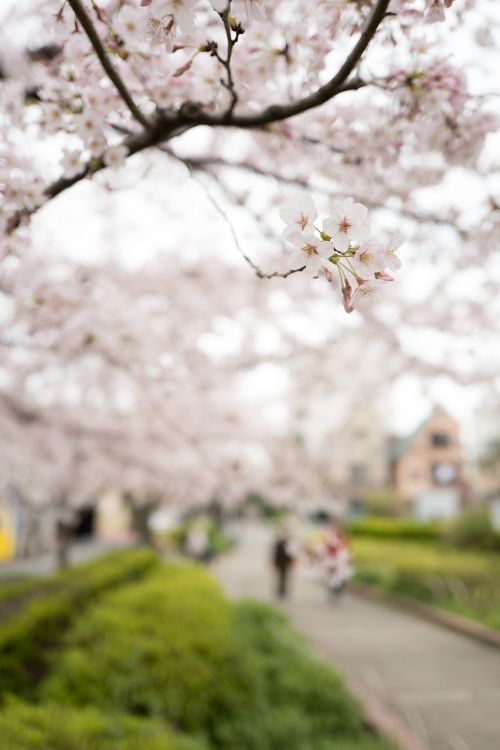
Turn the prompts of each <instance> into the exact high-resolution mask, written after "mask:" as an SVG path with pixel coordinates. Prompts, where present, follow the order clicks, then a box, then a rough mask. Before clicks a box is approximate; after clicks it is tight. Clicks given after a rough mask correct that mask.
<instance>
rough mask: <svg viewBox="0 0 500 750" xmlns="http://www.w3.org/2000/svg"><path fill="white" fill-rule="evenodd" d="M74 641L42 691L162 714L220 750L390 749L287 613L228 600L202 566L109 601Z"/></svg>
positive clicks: (181, 568) (76, 701)
mask: <svg viewBox="0 0 500 750" xmlns="http://www.w3.org/2000/svg"><path fill="white" fill-rule="evenodd" d="M66 646H67V648H66V650H65V651H64V652H62V653H61V654H60V656H59V659H58V660H57V662H56V663H55V665H54V667H55V668H54V670H53V673H52V675H49V676H48V677H47V678H46V680H45V682H44V683H43V684H42V686H41V690H40V697H41V698H43V699H45V700H48V701H50V702H54V703H58V704H62V705H68V704H72V705H74V706H85V705H92V704H93V705H97V706H99V708H100V709H101V710H102V709H104V710H108V711H112V712H126V713H130V714H135V715H141V716H150V717H154V718H156V719H161V720H163V721H165V722H166V723H168V724H173V725H174V726H176V727H177V728H179V729H181V730H182V731H185V732H190V733H192V732H194V733H197V734H198V735H201V736H203V737H204V738H205V740H206V741H207V742H208V743H209V744H210V746H211V747H213V748H217V749H218V750H235V749H236V748H238V750H275V749H276V748H277V747H281V746H286V747H287V749H288V750H310V749H311V748H313V747H314V748H319V749H321V748H323V750H330V748H331V750H333V748H335V750H342V748H343V747H344V745H343V744H342V742H344V740H345V748H346V749H347V748H349V749H350V748H351V747H353V748H354V747H356V748H357V750H359V749H358V747H357V745H355V744H354V745H349V744H348V741H352V742H354V741H355V740H360V742H366V743H367V744H366V745H365V746H363V744H361V745H360V748H362V747H366V748H367V749H368V748H370V750H375V748H378V749H380V748H382V747H384V745H383V744H380V743H376V741H375V740H374V739H373V737H372V736H371V735H370V734H369V733H367V732H366V730H365V728H364V726H363V720H362V716H361V712H360V709H359V707H358V705H357V703H356V702H355V701H354V700H353V699H352V698H351V697H350V696H349V694H348V693H347V691H346V689H345V688H344V686H343V684H342V682H341V681H340V679H339V678H338V677H337V675H336V674H335V673H334V672H333V671H332V670H330V669H328V668H327V667H325V666H323V665H321V664H318V663H317V662H316V661H314V660H313V659H312V658H311V656H310V655H309V653H308V651H307V648H306V646H305V643H304V641H303V640H302V639H301V638H300V637H299V636H297V635H296V634H295V633H294V632H293V631H292V630H291V629H290V627H289V626H288V625H287V623H286V620H285V619H284V617H283V616H282V615H280V614H279V613H276V612H275V611H274V610H272V609H271V608H269V607H266V606H264V605H260V604H254V603H246V604H239V605H236V606H231V605H230V604H229V603H228V602H227V600H226V599H225V598H224V597H223V596H222V594H221V593H220V591H219V589H218V587H217V586H216V584H215V583H214V581H213V580H212V579H211V578H210V577H208V576H207V575H206V574H205V573H204V572H203V571H202V570H200V569H198V568H196V567H194V566H188V565H170V566H168V567H167V566H166V567H164V568H162V569H161V570H160V571H158V573H156V574H155V575H154V576H151V577H150V578H149V579H147V580H146V581H144V582H142V583H139V584H137V585H136V586H133V587H129V588H127V589H124V590H122V591H119V592H117V593H116V594H112V595H110V596H108V597H106V598H105V599H104V600H103V601H101V602H100V603H99V604H97V605H96V607H95V608H94V609H93V610H91V611H90V612H88V613H87V614H86V617H85V620H82V621H81V622H80V623H78V625H77V626H76V627H75V629H74V631H73V632H72V633H71V634H70V635H69V636H68V639H67V642H66ZM334 740H335V742H334ZM370 743H371V744H370Z"/></svg>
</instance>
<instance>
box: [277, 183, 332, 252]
mask: <svg viewBox="0 0 500 750" xmlns="http://www.w3.org/2000/svg"><path fill="white" fill-rule="evenodd" d="M316 216H317V213H316V206H315V205H314V200H313V199H312V198H311V196H310V195H303V196H301V197H300V198H299V199H297V200H293V201H290V202H289V203H287V204H285V205H284V206H283V207H282V209H281V210H280V217H281V219H282V220H283V221H284V222H285V224H286V225H287V226H286V227H285V229H284V230H283V237H284V238H285V239H286V237H287V236H288V235H289V234H290V233H291V232H296V231H297V230H300V231H301V232H304V231H305V230H311V229H313V227H314V220H315V218H316ZM330 254H331V253H330Z"/></svg>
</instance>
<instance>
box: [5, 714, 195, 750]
mask: <svg viewBox="0 0 500 750" xmlns="http://www.w3.org/2000/svg"><path fill="white" fill-rule="evenodd" d="M0 747H1V748H2V750H203V747H204V746H203V745H202V744H201V743H199V742H198V741H196V740H194V739H191V738H186V737H182V736H179V735H175V734H173V733H172V732H169V731H167V730H166V729H165V727H163V726H162V725H161V724H159V723H157V722H153V721H151V720H145V719H137V718H133V717H128V716H116V715H113V714H109V715H107V714H102V713H100V712H99V711H97V710H95V709H85V710H83V711H76V710H74V709H67V708H66V709H61V707H60V706H38V707H34V706H26V705H17V704H14V705H12V706H10V707H8V708H6V709H4V711H2V712H1V713H0Z"/></svg>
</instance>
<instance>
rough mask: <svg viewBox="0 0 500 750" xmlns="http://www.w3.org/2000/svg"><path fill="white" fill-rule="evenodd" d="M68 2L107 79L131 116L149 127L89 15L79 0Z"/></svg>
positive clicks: (145, 126) (69, 0)
mask: <svg viewBox="0 0 500 750" xmlns="http://www.w3.org/2000/svg"><path fill="white" fill-rule="evenodd" d="M68 3H69V4H70V5H71V7H72V8H73V12H74V14H75V16H76V17H77V19H78V20H79V21H80V23H81V25H82V27H83V30H84V31H85V33H86V35H87V36H88V38H89V41H90V43H91V45H92V47H93V48H94V51H95V53H96V55H97V57H98V58H99V61H100V63H101V65H102V67H103V68H104V70H105V72H106V74H107V76H108V78H109V80H110V81H111V83H112V84H113V85H114V87H115V88H116V90H117V91H118V93H119V94H120V96H121V98H122V99H123V101H124V102H125V104H126V105H127V107H128V108H129V110H130V113H131V114H132V116H133V117H134V118H135V119H136V120H137V122H139V123H140V124H141V125H142V126H143V127H144V128H149V127H150V124H149V122H148V120H147V119H146V118H145V117H144V115H143V114H142V112H141V110H140V109H139V108H138V107H137V105H136V103H135V102H134V100H133V99H132V96H131V95H130V92H129V90H128V89H127V87H126V86H125V84H124V82H123V80H122V78H121V76H120V75H119V73H118V72H117V71H116V70H115V68H114V66H113V64H112V63H111V60H110V59H109V57H108V54H107V52H106V50H105V49H104V45H103V43H102V42H101V40H100V38H99V34H98V33H97V31H96V30H95V28H94V24H93V23H92V20H91V19H90V17H89V15H88V14H87V11H86V10H85V8H84V7H83V5H82V3H81V2H80V0H68Z"/></svg>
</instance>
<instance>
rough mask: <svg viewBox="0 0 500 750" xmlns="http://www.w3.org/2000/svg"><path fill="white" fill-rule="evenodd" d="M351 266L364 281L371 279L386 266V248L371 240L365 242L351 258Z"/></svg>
mask: <svg viewBox="0 0 500 750" xmlns="http://www.w3.org/2000/svg"><path fill="white" fill-rule="evenodd" d="M350 264H351V266H352V267H353V269H354V270H355V272H356V274H357V275H358V276H359V277H360V278H362V279H367V280H368V279H371V278H373V276H374V275H375V273H377V272H378V271H383V269H384V268H385V266H386V262H385V251H384V246H383V245H382V244H380V243H377V242H372V241H370V240H368V241H366V242H363V243H362V244H361V245H360V246H359V247H358V248H357V249H356V252H355V255H353V256H352V258H350Z"/></svg>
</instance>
